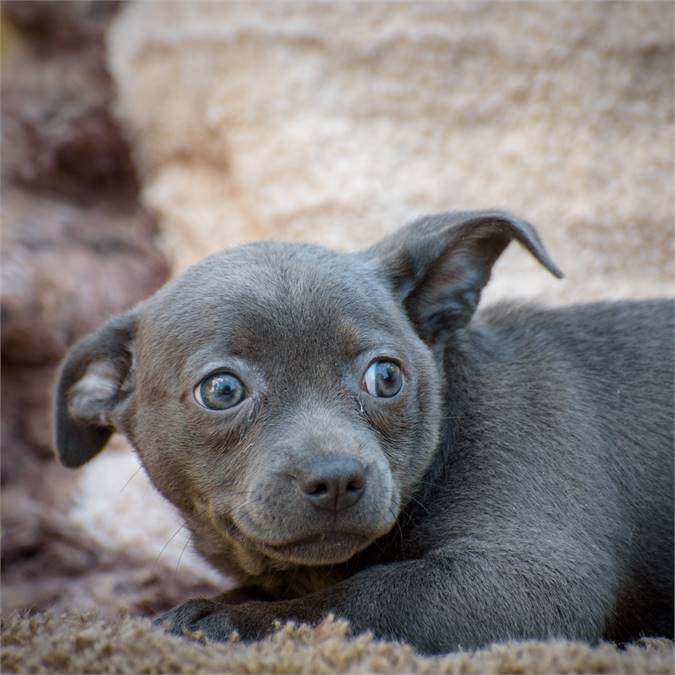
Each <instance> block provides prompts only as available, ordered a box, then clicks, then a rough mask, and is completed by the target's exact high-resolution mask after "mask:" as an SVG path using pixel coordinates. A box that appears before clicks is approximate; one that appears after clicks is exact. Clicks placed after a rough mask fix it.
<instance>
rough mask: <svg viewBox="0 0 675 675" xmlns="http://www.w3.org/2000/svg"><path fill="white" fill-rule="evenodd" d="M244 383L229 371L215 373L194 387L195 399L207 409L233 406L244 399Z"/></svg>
mask: <svg viewBox="0 0 675 675" xmlns="http://www.w3.org/2000/svg"><path fill="white" fill-rule="evenodd" d="M244 397H245V392H244V385H243V384H242V382H241V380H240V379H239V378H238V377H235V376H234V375H232V374H231V373H215V375H209V376H208V377H205V378H204V379H203V380H202V381H201V382H200V383H199V384H198V385H197V386H196V387H195V399H196V400H197V403H199V405H201V406H204V408H208V409H209V410H227V409H228V408H234V406H236V405H238V404H239V403H241V402H242V401H243V400H244Z"/></svg>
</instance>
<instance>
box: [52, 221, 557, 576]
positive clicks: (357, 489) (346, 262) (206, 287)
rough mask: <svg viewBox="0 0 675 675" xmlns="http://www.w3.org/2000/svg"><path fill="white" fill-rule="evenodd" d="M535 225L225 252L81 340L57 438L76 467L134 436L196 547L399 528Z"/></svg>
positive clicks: (344, 548) (299, 553) (331, 543)
mask: <svg viewBox="0 0 675 675" xmlns="http://www.w3.org/2000/svg"><path fill="white" fill-rule="evenodd" d="M513 238H516V239H518V240H519V241H520V242H521V243H522V244H523V245H524V246H525V247H526V248H528V249H529V250H530V252H531V253H532V254H533V255H534V256H536V257H537V258H538V259H539V261H540V262H541V263H542V264H544V265H545V266H546V267H547V268H548V269H549V270H550V271H551V272H553V273H554V274H556V275H559V272H558V270H557V268H556V267H555V265H554V264H553V262H552V261H551V260H550V258H549V257H548V255H547V253H546V251H545V250H544V248H543V246H542V245H541V243H540V241H539V239H538V238H537V235H536V233H535V232H534V230H533V229H532V228H531V226H529V225H528V224H527V223H524V222H523V221H520V220H518V219H516V218H514V217H512V216H510V215H508V214H504V213H501V212H469V213H450V214H441V215H437V216H431V217H427V218H422V219H420V220H417V221H415V222H413V223H411V224H409V225H408V226H406V227H405V228H403V229H402V230H399V231H398V232H396V233H394V234H392V235H391V236H389V237H388V238H386V239H384V240H383V241H381V242H380V243H378V244H377V245H375V246H374V247H372V248H371V249H368V250H366V251H361V252H358V253H352V254H344V253H336V252H332V251H329V250H326V249H323V248H320V247H316V246H308V245H301V244H287V243H274V242H263V243H255V244H250V245H247V246H242V247H240V248H237V249H233V250H229V251H224V252H222V253H219V254H216V255H214V256H211V257H210V258H207V259H206V260H204V261H202V262H201V263H199V264H197V265H195V266H194V267H192V268H191V269H189V270H188V271H187V272H185V273H184V274H183V275H182V276H180V277H178V278H177V279H175V280H174V281H172V282H171V283H169V284H167V285H166V286H165V287H164V288H163V289H161V290H160V291H159V292H158V293H157V294H155V295H154V296H153V297H151V298H150V299H148V300H147V301H146V302H144V303H142V304H141V305H139V306H138V307H136V308H135V309H134V310H132V311H131V312H130V313H128V314H126V315H124V316H120V317H117V318H115V319H113V320H112V321H110V322H109V323H108V324H107V325H105V326H103V327H102V328H101V329H100V330H99V331H98V332H97V333H95V334H93V335H91V336H89V337H87V338H85V339H84V340H83V341H82V342H80V343H79V344H78V345H76V346H75V347H74V348H73V350H72V351H71V352H70V354H69V355H68V358H67V359H66V361H65V363H64V365H63V368H62V370H61V374H60V381H59V384H58V391H57V402H56V407H57V410H56V446H57V449H58V453H59V456H60V458H61V460H62V461H63V462H64V464H66V465H68V466H73V467H74V466H79V465H81V464H83V463H84V462H86V461H88V460H89V459H91V458H92V457H93V456H94V455H95V454H96V453H97V452H99V451H100V450H101V449H102V447H103V446H104V445H105V443H106V441H107V439H108V437H109V435H110V434H111V433H112V431H113V430H118V431H121V432H123V433H124V434H126V435H127V436H128V437H129V439H130V440H131V442H132V443H133V445H134V446H135V448H136V449H137V451H138V452H139V454H140V456H141V458H142V461H143V463H144V465H145V467H146V469H147V471H148V473H149V475H150V477H151V479H152V480H153V482H154V483H155V485H156V486H157V488H158V489H159V490H160V491H161V492H162V493H163V494H164V495H165V496H166V497H167V498H168V499H169V500H170V501H171V502H173V503H174V504H175V505H176V506H177V507H178V508H179V509H180V510H181V511H182V512H183V514H184V515H185V518H186V521H187V523H188V524H189V526H190V528H191V529H192V531H193V533H194V535H195V542H196V544H197V547H198V548H199V549H200V550H202V552H203V553H205V554H206V555H207V556H208V557H209V558H210V559H211V560H212V561H213V562H215V563H216V564H219V563H221V562H222V563H223V566H225V567H227V564H228V563H227V561H226V559H227V558H232V557H234V558H235V559H236V561H237V562H238V563H239V565H240V567H242V568H243V569H244V570H245V571H246V572H248V573H250V574H256V573H260V572H261V571H262V570H263V569H264V567H265V565H267V566H268V567H269V566H270V565H271V566H273V567H277V568H283V567H287V566H291V565H295V564H304V565H322V564H329V563H337V562H341V561H344V560H347V559H348V558H350V557H351V556H352V555H354V554H355V553H356V552H357V551H359V550H361V549H363V548H364V547H366V546H367V545H368V544H370V543H371V542H372V541H373V540H375V539H376V538H378V537H380V536H382V535H383V534H385V533H386V532H387V531H389V530H390V529H391V528H392V526H393V525H394V523H395V521H396V519H397V517H398V516H399V513H400V511H401V509H402V508H403V507H404V506H405V504H406V503H407V502H408V501H409V500H410V498H411V497H412V495H413V494H414V492H415V489H416V487H417V486H418V484H419V482H420V481H421V480H422V478H423V476H424V474H425V472H426V470H427V469H428V467H429V464H430V462H431V460H432V457H433V454H434V451H435V448H436V446H437V443H438V435H439V427H440V420H441V412H440V392H441V388H442V385H443V376H442V373H441V372H440V371H439V369H438V367H437V363H436V361H435V359H434V349H433V347H434V345H435V344H437V343H439V342H442V340H443V336H444V335H445V334H447V333H449V332H453V331H456V330H459V329H461V328H463V327H464V326H465V325H466V324H467V323H468V322H469V320H470V319H471V316H472V314H473V312H474V310H475V308H476V305H477V304H478V300H479V297H480V293H481V289H482V288H483V286H484V285H485V284H486V283H487V280H488V278H489V275H490V270H491V267H492V265H493V263H494V262H495V260H496V259H497V258H498V256H499V255H500V254H501V252H502V251H503V250H504V248H505V247H506V246H507V244H508V243H509V242H510V241H511V239H513Z"/></svg>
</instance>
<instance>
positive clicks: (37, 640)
mask: <svg viewBox="0 0 675 675" xmlns="http://www.w3.org/2000/svg"><path fill="white" fill-rule="evenodd" d="M346 629H347V626H346V624H345V623H343V622H341V621H333V620H331V619H328V620H326V621H324V623H323V624H321V625H320V626H317V627H316V628H313V629H312V628H309V627H308V626H294V625H292V624H288V625H286V626H283V627H280V629H279V630H278V631H277V632H276V633H275V634H274V635H272V636H271V637H269V638H267V639H266V640H263V641H261V642H258V643H256V644H250V645H247V644H242V643H240V642H237V641H236V640H233V641H231V642H229V643H227V644H214V643H204V642H203V641H202V640H201V639H200V636H199V635H198V634H195V635H194V636H192V638H191V639H183V638H176V637H172V636H170V635H166V634H164V633H162V632H161V631H159V630H158V629H156V628H153V626H152V625H151V623H150V622H149V621H147V620H143V619H121V620H117V621H110V620H107V619H101V618H97V617H96V616H94V615H86V614H83V615H78V614H64V615H53V614H40V615H37V616H34V617H22V616H21V615H19V614H13V615H12V616H10V617H9V618H5V619H3V622H2V672H3V673H37V672H42V673H214V672H227V673H335V672H340V673H485V674H486V675H487V674H489V673H672V672H675V655H674V652H673V643H672V642H671V641H669V640H643V641H641V642H640V643H639V644H636V645H632V646H629V647H628V648H626V649H625V650H619V649H617V648H616V647H615V646H614V645H610V644H601V645H599V646H596V647H590V646H588V645H586V644H582V643H578V642H565V641H555V642H549V643H542V642H522V643H516V642H513V643H505V644H497V645H493V646H491V647H488V648H487V649H483V650H481V651H477V652H460V653H456V654H450V655H448V656H444V657H439V658H425V657H421V656H418V655H417V654H415V652H414V651H413V650H412V649H411V648H410V647H408V646H406V645H401V644H394V643H389V642H378V641H375V640H373V639H372V637H370V636H369V635H362V636H359V637H356V638H353V639H349V638H347V636H346Z"/></svg>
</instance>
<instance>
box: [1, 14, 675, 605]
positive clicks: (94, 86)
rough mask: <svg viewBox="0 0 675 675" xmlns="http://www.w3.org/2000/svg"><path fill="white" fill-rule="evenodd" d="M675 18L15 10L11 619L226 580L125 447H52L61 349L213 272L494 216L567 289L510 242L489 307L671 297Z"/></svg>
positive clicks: (8, 509) (10, 95)
mask: <svg viewBox="0 0 675 675" xmlns="http://www.w3.org/2000/svg"><path fill="white" fill-rule="evenodd" d="M674 9H675V6H674V5H673V4H672V3H666V2H640V3H637V2H597V3H596V2H586V3H571V2H570V3H527V2H518V3H512V2H446V3H412V2H410V3H407V2H404V3H392V4H383V3H349V2H341V3H337V2H334V3H302V2H294V3H284V2H262V3H243V2H242V3H238V2H209V3H207V2H170V3H169V2H155V3H151V2H139V3H131V2H129V3H107V2H81V3H31V2H7V3H4V4H3V43H4V44H5V53H4V54H3V57H2V65H3V82H2V86H3V98H2V115H3V119H2V122H3V125H2V127H3V128H2V132H3V148H2V151H3V152H2V188H3V194H2V202H3V204H2V212H3V235H2V237H3V239H2V243H3V269H2V275H3V288H2V312H3V327H2V328H3V335H2V350H3V354H2V358H3V408H2V415H3V420H2V421H3V481H4V482H3V529H4V537H5V539H4V545H3V565H4V567H3V586H4V588H5V589H9V591H10V592H9V594H8V593H7V592H5V593H4V594H3V606H5V607H7V606H23V607H26V606H32V607H34V608H41V607H43V606H47V605H49V604H53V603H57V604H58V603H62V604H63V605H69V606H73V604H74V603H75V604H77V603H79V604H80V605H82V606H98V605H100V604H101V602H105V599H106V598H115V602H112V601H108V605H107V606H108V607H109V608H111V611H118V609H119V608H120V607H129V606H130V603H131V604H133V603H134V602H135V604H134V605H133V607H132V609H133V611H139V612H147V611H152V610H153V609H157V608H160V607H161V606H163V605H166V604H171V603H172V602H175V601H176V599H177V598H180V597H183V596H185V595H186V594H188V593H192V592H194V591H195V589H196V588H197V587H200V586H199V585H200V584H201V585H202V586H201V588H206V587H207V586H208V584H211V583H214V582H216V581H218V579H217V578H216V577H215V576H214V575H212V574H211V573H209V572H208V571H207V570H206V568H205V567H203V566H200V564H199V563H198V562H197V561H196V560H194V559H193V558H191V557H190V554H189V540H188V539H187V538H186V535H185V533H184V532H183V531H180V530H179V529H177V528H180V523H179V522H178V523H177V521H176V516H175V514H173V513H172V512H171V510H170V509H169V508H168V507H167V506H166V505H165V504H164V503H163V502H162V501H161V500H160V499H159V498H158V497H157V496H156V495H154V492H153V491H152V488H150V487H149V485H148V483H147V480H146V478H145V476H144V474H143V472H142V471H140V472H138V473H135V472H136V469H137V464H136V462H135V459H134V457H133V455H132V454H131V452H130V450H129V449H128V447H126V445H125V444H124V442H123V441H122V440H121V439H116V441H115V443H114V444H113V445H115V444H116V445H117V448H118V449H117V450H116V451H109V452H108V453H104V454H103V455H101V456H100V458H98V459H97V460H95V461H94V462H92V464H91V465H90V466H88V467H87V468H86V469H85V470H84V471H82V472H79V473H72V472H70V473H69V472H66V471H65V470H61V469H59V467H56V466H55V465H54V463H53V461H52V459H51V454H50V449H49V431H50V423H49V418H48V404H49V392H50V387H51V380H52V378H53V375H54V370H55V367H56V363H57V361H58V359H59V358H60V357H61V355H62V354H63V352H64V350H65V348H66V347H67V346H68V345H69V344H70V343H72V341H73V340H74V339H75V338H76V337H78V336H79V335H81V334H82V333H83V332H86V331H87V330H89V329H91V328H92V327H93V326H95V325H96V324H98V323H99V322H100V321H102V320H103V319H104V318H105V317H107V316H108V315H110V313H112V312H115V311H119V310H120V309H123V308H125V307H128V306H130V305H132V304H133V303H135V302H137V301H138V300H139V299H141V298H142V297H144V296H145V295H147V294H149V293H151V292H152V291H153V290H154V288H156V287H157V286H158V285H159V284H161V283H162V281H163V280H164V279H165V278H166V277H167V276H168V275H170V274H171V273H175V272H177V271H179V270H181V269H183V268H184V267H186V266H187V265H189V264H190V263H192V262H194V261H195V260H197V259H198V258H200V257H202V256H203V255H205V254H207V253H210V252H212V251H215V250H218V249H220V248H222V247H225V246H231V245H235V244H238V243H241V242H243V241H246V240H250V239H256V238H283V239H303V240H310V241H314V242H319V243H323V244H326V245H330V246H333V247H336V248H339V249H343V250H348V249H351V248H354V247H358V246H365V245H368V244H369V243H371V242H372V241H374V240H376V239H377V238H378V237H380V236H381V235H382V234H384V233H385V232H388V231H391V230H392V229H394V228H395V227H397V226H398V225H400V224H402V223H404V222H405V221H407V220H408V219H410V218H412V217H414V216H416V215H419V214H421V213H424V212H429V211H434V210H441V209H447V208H473V207H476V208H483V207H501V208H506V209H509V210H512V211H514V212H516V213H518V214H519V215H522V216H524V217H526V218H527V219H529V220H530V221H532V222H533V223H534V224H535V225H537V227H538V228H539V231H540V232H541V234H542V236H543V239H544V241H545V242H546V244H547V246H548V247H549V249H550V250H551V252H552V254H553V257H554V258H555V259H556V261H557V262H558V264H559V265H560V266H561V267H562V269H563V270H564V271H565V272H566V275H567V277H566V279H565V280H564V281H563V282H558V281H556V280H554V279H553V278H549V276H548V275H547V274H546V273H544V272H543V271H542V270H541V269H538V268H537V266H536V264H535V263H534V262H533V261H532V260H530V258H529V257H528V256H527V255H525V254H523V252H522V251H520V250H519V249H518V248H517V247H515V246H514V247H512V248H511V249H509V251H508V252H507V254H506V255H505V256H504V257H503V259H502V260H501V261H500V262H499V264H498V266H497V269H496V271H495V279H494V282H493V284H492V285H491V286H490V288H489V291H488V293H487V294H486V298H485V300H486V301H488V302H490V301H494V300H495V299H497V298H499V297H503V296H516V297H521V298H531V297H535V296H536V297H539V298H542V299H543V300H544V301H546V302H549V303H550V302H563V301H569V300H585V299H596V298H616V297H645V296H654V295H671V296H672V295H673V291H674V290H675V289H674V288H673V271H674V270H673V265H674V264H675V263H674V262H673V261H674V260H675V257H674V256H673V253H674V236H673V235H674V230H673V228H674V220H675V202H674V197H675V195H674V173H673V172H674V164H675V161H674V147H675V146H674V144H673V139H674V136H673V125H674V114H673V113H674V111H673V101H674V93H675V92H674V74H675V73H674V56H675V54H674V39H673V22H674V19H675V17H674ZM132 476H133V478H131V480H129V479H130V477H132ZM127 481H128V482H127ZM175 533H177V534H176V536H174V538H173V539H171V541H170V542H169V541H168V540H169V538H170V537H171V536H172V535H173V534H175ZM59 542H61V543H60V544H59ZM64 542H66V543H64ZM57 544H58V546H57ZM165 544H166V547H165V548H163V547H164V546H165ZM59 546H60V548H59ZM184 546H186V547H187V553H186V554H185V556H184V557H183V558H182V562H181V557H182V556H183V553H182V551H183V547H184ZM178 565H180V573H179V574H176V572H175V569H176V567H177V566H178ZM45 589H47V590H45ZM73 589H76V590H77V592H75V590H73ZM101 598H103V601H102V600H101ZM139 598H140V599H139ZM132 599H133V602H132Z"/></svg>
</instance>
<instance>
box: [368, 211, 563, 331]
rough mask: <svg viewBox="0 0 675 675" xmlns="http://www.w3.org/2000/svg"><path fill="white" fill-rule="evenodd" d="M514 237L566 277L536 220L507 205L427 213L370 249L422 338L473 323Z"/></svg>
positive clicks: (551, 268)
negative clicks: (540, 234) (505, 209)
mask: <svg viewBox="0 0 675 675" xmlns="http://www.w3.org/2000/svg"><path fill="white" fill-rule="evenodd" d="M512 239H517V240H518V241H519V242H520V243H521V244H522V245H523V246H524V247H525V248H526V249H527V250H528V251H529V252H530V253H531V254H532V255H533V256H534V257H535V258H536V259H537V260H538V261H539V262H540V263H541V264H542V265H543V266H544V267H545V268H546V269H547V270H548V271H549V272H551V274H553V275H555V276H556V277H558V278H562V276H563V275H562V272H561V271H560V270H559V269H558V267H557V266H556V264H555V263H554V262H553V260H551V257H550V256H549V254H548V253H547V252H546V249H545V248H544V245H543V244H542V243H541V241H540V239H539V237H538V236H537V233H536V231H535V229H534V228H533V227H532V225H530V224H529V223H527V222H525V221H524V220H521V219H520V218H516V217H515V216H512V215H511V214H510V213H506V212H503V211H456V212H452V211H451V212H447V213H439V214H435V215H430V216H425V217H422V218H419V219H418V220H414V221H413V222H411V223H409V224H408V225H405V226H404V227H403V228H401V229H400V230H398V231H396V232H393V233H392V234H390V235H389V236H387V237H385V238H384V239H383V240H382V241H380V242H378V243H377V244H375V245H374V246H373V247H372V248H370V249H368V251H366V254H367V255H368V256H371V257H372V258H373V259H374V260H375V262H376V264H377V266H378V268H379V269H380V270H381V271H382V273H383V274H384V275H385V276H386V278H387V279H388V282H389V283H390V285H391V287H392V289H393V291H394V293H395V295H396V296H397V297H398V298H399V300H400V301H401V302H402V303H403V306H404V307H405V309H406V311H407V313H408V316H409V317H410V319H411V321H412V322H413V324H414V325H415V327H416V328H417V330H418V332H419V334H420V336H421V337H422V339H424V340H426V341H427V342H430V343H433V342H435V341H436V340H437V339H438V337H439V335H441V334H442V333H445V332H448V331H453V330H456V329H458V328H463V327H464V326H466V325H467V324H468V323H469V321H470V320H471V317H472V316H473V313H474V312H475V310H476V307H477V306H478V301H479V300H480V294H481V291H482V290H483V287H484V286H485V284H487V282H488V280H489V279H490V273H491V271H492V266H493V265H494V263H495V262H496V260H497V258H499V256H500V255H501V254H502V252H503V251H504V249H505V248H506V247H507V246H508V244H509V242H510V241H511V240H512Z"/></svg>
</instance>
